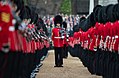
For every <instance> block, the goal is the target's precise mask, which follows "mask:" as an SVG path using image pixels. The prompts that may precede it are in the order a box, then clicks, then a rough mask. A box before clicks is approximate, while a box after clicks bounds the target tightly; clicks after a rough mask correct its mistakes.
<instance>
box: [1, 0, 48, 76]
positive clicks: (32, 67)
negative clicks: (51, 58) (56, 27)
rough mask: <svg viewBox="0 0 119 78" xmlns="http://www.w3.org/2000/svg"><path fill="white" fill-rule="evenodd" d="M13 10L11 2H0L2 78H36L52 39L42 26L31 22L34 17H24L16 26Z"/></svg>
mask: <svg viewBox="0 0 119 78" xmlns="http://www.w3.org/2000/svg"><path fill="white" fill-rule="evenodd" d="M12 9H13V5H12V3H10V2H7V1H5V2H4V1H0V78H34V77H35V75H36V74H35V73H36V72H38V71H39V67H40V66H41V65H42V63H41V60H42V59H43V57H45V56H46V55H47V52H48V48H49V40H48V38H47V36H46V34H45V32H44V31H43V29H40V30H37V29H36V26H35V24H33V23H32V24H31V23H30V21H31V20H32V19H31V20H29V19H24V20H22V22H21V23H20V24H19V25H18V27H17V28H16V22H17V20H16V19H14V15H13V12H12ZM24 14H25V13H24ZM35 20H36V19H35ZM37 20H38V19H37Z"/></svg>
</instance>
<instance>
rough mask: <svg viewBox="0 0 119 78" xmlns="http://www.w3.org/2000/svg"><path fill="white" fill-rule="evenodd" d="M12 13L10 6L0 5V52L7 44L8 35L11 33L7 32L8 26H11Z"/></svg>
mask: <svg viewBox="0 0 119 78" xmlns="http://www.w3.org/2000/svg"><path fill="white" fill-rule="evenodd" d="M12 19H13V16H12V13H11V9H10V6H9V5H8V4H6V5H2V4H1V3H0V50H1V48H2V46H3V45H5V44H7V43H8V42H9V41H8V38H9V34H10V32H11V31H9V28H10V26H13V25H12Z"/></svg>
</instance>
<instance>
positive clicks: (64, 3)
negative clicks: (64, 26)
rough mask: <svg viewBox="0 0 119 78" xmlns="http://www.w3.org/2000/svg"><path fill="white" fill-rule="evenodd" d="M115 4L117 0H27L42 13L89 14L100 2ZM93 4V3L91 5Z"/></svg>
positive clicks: (26, 1)
mask: <svg viewBox="0 0 119 78" xmlns="http://www.w3.org/2000/svg"><path fill="white" fill-rule="evenodd" d="M110 3H111V4H115V3H117V0H25V4H26V5H30V6H35V7H36V8H37V11H38V13H39V14H40V15H48V14H49V15H54V14H58V13H63V14H73V15H76V14H79V15H82V14H86V15H87V14H89V10H90V8H91V7H92V8H93V7H94V6H96V5H98V4H100V5H104V6H105V5H108V4H110ZM90 4H91V5H90Z"/></svg>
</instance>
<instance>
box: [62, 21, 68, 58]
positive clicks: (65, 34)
mask: <svg viewBox="0 0 119 78" xmlns="http://www.w3.org/2000/svg"><path fill="white" fill-rule="evenodd" d="M63 28H64V36H65V38H64V39H63V45H64V47H63V58H67V57H68V37H69V34H68V32H67V30H66V29H67V23H66V22H63Z"/></svg>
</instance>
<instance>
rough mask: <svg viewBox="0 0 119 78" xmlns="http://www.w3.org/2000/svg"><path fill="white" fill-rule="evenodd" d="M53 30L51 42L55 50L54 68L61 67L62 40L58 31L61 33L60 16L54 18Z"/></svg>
mask: <svg viewBox="0 0 119 78" xmlns="http://www.w3.org/2000/svg"><path fill="white" fill-rule="evenodd" d="M54 24H55V28H53V30H52V41H53V44H54V50H55V66H54V67H63V66H62V65H63V55H62V54H63V38H64V36H61V33H60V31H62V28H61V26H62V17H61V16H60V15H57V16H55V18H54Z"/></svg>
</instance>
